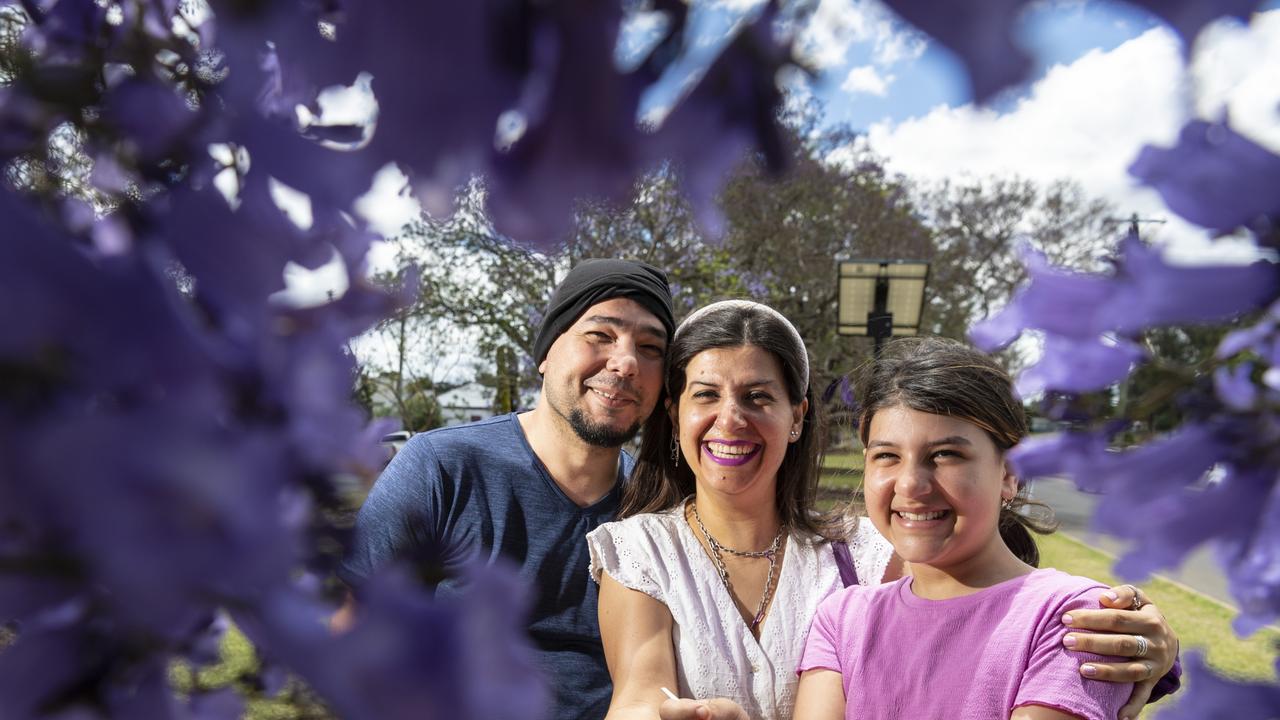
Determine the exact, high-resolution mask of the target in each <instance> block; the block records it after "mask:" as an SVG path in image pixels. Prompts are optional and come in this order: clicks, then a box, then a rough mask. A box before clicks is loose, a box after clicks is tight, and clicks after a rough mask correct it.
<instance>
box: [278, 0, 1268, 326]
mask: <svg viewBox="0 0 1280 720" xmlns="http://www.w3.org/2000/svg"><path fill="white" fill-rule="evenodd" d="M713 1H714V2H718V3H721V4H722V5H724V6H727V7H730V8H732V9H736V10H744V9H745V11H746V12H747V13H748V17H750V14H749V13H751V12H753V11H754V10H758V7H759V6H760V1H759V0H713ZM1264 8H1266V9H1264V10H1263V11H1262V12H1260V13H1258V14H1257V15H1255V16H1254V19H1253V21H1252V22H1251V24H1249V25H1247V26H1246V25H1243V24H1240V23H1235V22H1230V21H1222V22H1220V23H1218V24H1216V25H1214V26H1211V27H1210V28H1208V29H1207V30H1206V31H1205V32H1203V33H1202V34H1201V36H1200V37H1199V38H1198V39H1197V40H1196V42H1195V44H1194V45H1193V47H1192V51H1191V58H1192V61H1191V63H1190V65H1189V66H1184V63H1183V61H1182V52H1183V48H1182V45H1181V41H1180V40H1179V39H1178V38H1177V37H1176V36H1175V34H1174V33H1173V32H1172V31H1171V30H1169V29H1168V28H1167V27H1165V26H1163V25H1162V24H1160V22H1159V21H1158V19H1156V18H1155V17H1154V16H1152V15H1149V14H1147V13H1145V12H1144V11H1142V10H1139V9H1136V8H1134V7H1132V6H1128V5H1124V4H1122V3H1118V2H1102V1H1100V0H1043V1H1042V2H1039V3H1036V4H1035V5H1034V6H1033V7H1032V9H1030V10H1028V12H1027V13H1026V14H1025V17H1024V18H1023V21H1022V22H1021V26H1020V40H1021V41H1022V43H1023V44H1024V47H1026V48H1027V49H1028V51H1029V52H1031V53H1032V54H1033V56H1034V58H1035V61H1036V71H1035V73H1034V77H1033V79H1032V80H1031V81H1030V82H1028V83H1027V84H1026V85H1024V86H1022V87H1019V88H1015V89H1013V90H1010V91H1008V92H1006V93H1005V94H1003V95H1002V96H1000V97H999V98H997V100H996V101H994V102H993V103H992V104H991V105H990V106H989V107H975V106H974V105H973V104H972V103H971V102H970V98H969V92H968V89H967V81H966V79H965V77H964V74H963V72H962V70H961V68H960V66H959V64H958V63H957V62H956V61H955V59H954V58H953V57H951V56H950V55H949V53H948V51H946V50H945V49H944V48H941V47H939V46H938V45H937V44H936V43H933V42H931V41H930V40H928V39H927V38H925V37H924V36H921V35H920V34H918V33H917V32H915V31H913V30H912V29H910V28H909V27H905V26H904V25H903V24H902V23H901V22H900V21H898V20H897V19H896V18H895V17H894V16H893V15H892V14H891V13H890V12H889V11H887V10H886V9H885V8H884V7H883V6H882V5H880V4H879V3H878V2H872V1H869V0H820V1H819V2H818V5H817V7H816V10H815V13H814V15H813V17H812V20H811V21H810V22H809V23H808V25H807V26H806V27H805V28H804V29H803V30H802V31H801V32H800V33H799V35H798V38H799V48H800V51H801V54H802V57H803V58H804V59H805V61H806V62H807V63H808V64H809V65H810V66H812V67H814V68H816V69H817V70H818V73H817V74H816V76H815V77H814V79H812V80H804V79H800V78H798V77H797V76H796V75H791V76H788V77H786V78H784V79H783V82H784V85H785V87H786V89H787V92H788V96H789V98H790V101H791V102H801V101H804V100H806V99H808V98H813V99H816V100H817V101H818V102H819V103H820V105H821V107H822V110H823V114H822V123H824V124H825V125H827V126H837V125H847V126H849V127H852V128H854V129H856V130H858V131H860V132H862V133H863V138H862V140H860V141H859V142H861V143H863V144H864V145H865V147H866V148H869V149H870V150H872V151H873V152H875V153H877V154H878V155H879V156H881V158H882V159H883V161H884V162H885V164H886V165H887V166H888V167H889V169H890V170H892V171H894V172H900V173H903V174H905V175H907V176H909V177H911V178H913V179H915V180H917V181H922V182H932V181H939V180H942V179H944V178H950V179H966V178H967V179H981V178H984V177H989V176H995V175H1000V176H1009V175H1018V176H1022V177H1026V178H1029V179H1032V180H1036V181H1041V182H1046V183H1047V182H1050V181H1053V180H1056V179H1060V178H1066V179H1073V180H1075V181H1077V182H1079V183H1080V184H1081V185H1082V186H1083V187H1084V189H1085V190H1086V191H1087V192H1088V193H1090V194H1091V195H1094V196H1098V197H1101V198H1104V199H1106V200H1109V201H1110V202H1111V203H1112V204H1113V205H1114V206H1115V207H1116V210H1117V212H1118V214H1120V215H1123V216H1125V217H1127V216H1128V215H1129V214H1131V213H1138V214H1139V216H1141V217H1143V218H1151V219H1154V220H1163V221H1164V222H1163V223H1160V224H1156V223H1152V224H1150V225H1147V226H1144V230H1143V232H1144V234H1145V235H1146V236H1147V237H1148V239H1150V240H1153V241H1154V242H1157V243H1159V244H1161V245H1163V246H1164V247H1166V249H1167V255H1168V256H1169V257H1170V258H1171V259H1173V260H1175V261H1176V260H1184V261H1187V262H1205V261H1206V260H1208V261H1217V260H1220V261H1223V262H1239V261H1244V260H1248V259H1251V258H1252V257H1254V254H1253V252H1252V251H1251V250H1250V248H1249V245H1248V244H1247V243H1244V242H1232V241H1231V240H1230V239H1226V240H1217V241H1214V240H1211V239H1210V238H1209V236H1208V234H1207V233H1205V232H1204V231H1203V230H1201V229H1199V228H1196V227H1194V226H1191V225H1189V224H1187V223H1185V222H1182V221H1180V220H1179V219H1178V218H1176V217H1175V216H1173V215H1172V214H1171V213H1169V212H1168V211H1167V210H1165V208H1164V207H1163V204H1162V203H1161V201H1160V199H1159V197H1158V196H1156V195H1155V194H1154V193H1153V192H1151V191H1149V190H1145V189H1143V188H1140V187H1137V186H1136V185H1135V184H1134V183H1133V182H1132V181H1131V180H1130V178H1129V176H1128V173H1127V167H1128V165H1129V164H1130V162H1132V160H1133V158H1134V156H1135V155H1136V154H1137V152H1138V151H1139V150H1140V149H1141V148H1142V147H1143V146H1144V145H1146V144H1165V145H1167V144H1171V143H1172V142H1173V141H1174V140H1175V138H1176V136H1177V133H1178V130H1179V128H1180V127H1181V126H1182V125H1183V124H1184V123H1185V122H1186V121H1188V120H1189V119H1192V118H1193V117H1201V118H1207V119H1218V118H1220V117H1222V116H1223V114H1224V113H1229V117H1230V120H1231V123H1232V126H1233V127H1234V128H1235V129H1236V130H1238V131H1241V132H1242V133H1244V134H1245V135H1247V136H1249V137H1251V138H1252V139H1254V140H1255V141H1257V142H1260V143H1262V144H1263V145H1265V146H1267V147H1270V148H1272V149H1273V150H1275V151H1277V152H1280V0H1271V1H1270V2H1269V3H1268V4H1267V5H1265V6H1264ZM659 26H660V23H654V22H652V18H648V19H645V18H641V19H640V20H639V21H637V22H634V23H633V26H632V29H631V30H632V32H631V34H629V35H628V38H629V42H634V45H633V46H631V50H630V51H631V52H635V49H634V48H635V47H640V48H643V46H644V34H645V33H646V32H653V31H654V30H653V29H654V28H655V27H659ZM707 26H708V27H711V28H714V29H715V32H718V33H721V34H723V33H725V32H729V31H732V29H733V28H734V26H735V25H734V23H732V22H725V21H724V18H723V17H722V16H721V17H717V16H714V15H712V16H710V20H708V21H707ZM625 44H627V43H624V45H625ZM717 44H718V43H717V42H716V40H715V38H712V40H711V41H710V42H706V43H702V44H701V45H700V46H699V49H700V51H701V52H703V53H704V54H710V55H713V54H714V50H715V48H716V46H717ZM626 53H627V50H626V49H625V48H620V50H619V59H620V62H624V61H625V56H626ZM689 77H696V70H695V71H689V72H687V73H686V76H684V77H679V76H673V79H672V81H671V82H670V83H668V84H667V87H666V88H665V89H664V88H658V89H656V90H655V92H654V93H653V97H652V98H649V99H647V102H646V104H645V106H644V107H643V108H642V109H641V114H642V115H643V116H644V117H645V118H646V119H650V120H653V119H659V118H661V117H662V115H663V106H664V105H669V104H670V102H671V101H672V99H674V98H675V97H678V94H679V92H680V90H681V88H683V87H685V86H686V85H687V80H688V78H689ZM364 82H365V83H367V79H366V80H365V81H364ZM358 96H359V93H358V92H355V93H354V94H347V95H344V94H342V93H334V94H332V95H331V96H330V97H329V98H328V105H329V107H327V108H326V112H325V120H326V121H334V120H336V119H340V118H344V117H347V118H349V117H358V116H360V115H361V114H362V113H368V112H369V109H368V107H367V106H366V105H362V104H361V102H360V100H359V97H358ZM860 149H862V148H861V147H859V148H844V149H840V150H837V151H835V152H834V153H832V155H831V156H830V157H829V158H828V159H829V160H830V161H832V162H840V161H841V160H842V158H844V157H847V156H848V155H849V154H850V153H852V152H853V151H855V150H860ZM403 184H404V177H403V176H402V175H400V174H399V172H398V171H397V170H395V169H394V168H387V169H385V170H384V172H383V173H382V174H381V175H379V177H378V178H376V180H375V182H374V187H373V189H372V191H371V192H370V193H369V195H367V196H366V197H365V198H364V199H363V200H362V201H361V202H360V203H359V204H358V205H357V208H356V210H357V213H358V214H360V215H361V216H363V217H364V218H365V219H366V220H367V221H368V222H369V223H370V225H371V226H372V227H373V229H375V230H377V231H379V232H382V233H384V234H386V235H392V234H395V232H396V231H397V230H398V229H399V228H400V226H401V225H402V224H403V223H404V222H406V221H407V220H409V219H411V218H412V217H413V216H414V214H415V213H416V212H417V207H416V203H415V202H414V201H412V200H411V199H410V198H408V197H407V196H405V194H403V193H400V192H399V191H400V189H401V187H402V186H403ZM389 257H390V253H389V247H386V246H384V247H380V248H377V249H376V250H375V252H374V253H373V255H372V256H371V261H372V263H373V264H374V265H375V266H385V265H386V263H387V262H388V260H389ZM286 275H287V278H286V279H287V281H288V282H289V285H290V288H291V290H290V291H289V293H288V295H289V296H292V297H293V298H294V301H295V302H305V301H306V300H305V298H307V297H310V298H313V299H319V298H323V297H324V296H325V290H327V289H336V290H338V291H339V292H341V290H342V289H343V288H342V287H341V283H342V281H341V279H340V277H341V275H342V273H341V269H340V268H336V269H335V268H333V267H327V268H322V269H321V270H319V271H314V272H312V271H305V270H302V269H301V268H296V267H294V268H291V269H290V270H289V271H288V272H287V273H286Z"/></svg>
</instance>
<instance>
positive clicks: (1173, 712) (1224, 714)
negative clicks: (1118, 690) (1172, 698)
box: [1160, 650, 1280, 720]
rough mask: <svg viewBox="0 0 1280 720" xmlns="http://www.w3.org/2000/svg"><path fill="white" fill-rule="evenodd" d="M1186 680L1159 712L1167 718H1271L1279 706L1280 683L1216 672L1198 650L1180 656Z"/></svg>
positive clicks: (1186, 719)
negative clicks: (1176, 696) (1239, 678)
mask: <svg viewBox="0 0 1280 720" xmlns="http://www.w3.org/2000/svg"><path fill="white" fill-rule="evenodd" d="M1182 667H1183V668H1184V673H1185V676H1186V678H1187V680H1188V682H1187V685H1186V688H1185V689H1183V691H1182V692H1180V693H1178V701H1177V702H1176V703H1171V704H1170V705H1169V707H1168V708H1166V709H1165V710H1163V711H1162V712H1161V713H1160V717H1161V718H1162V719H1164V718H1168V719H1169V720H1270V719H1271V718H1274V717H1275V716H1276V708H1277V707H1280V685H1275V684H1273V683H1263V682H1241V681H1239V680H1233V679H1230V678H1225V677H1223V676H1221V675H1219V674H1217V673H1216V672H1215V671H1214V670H1213V669H1211V668H1210V667H1209V665H1208V664H1207V663H1205V661H1204V657H1203V656H1202V655H1201V653H1200V652H1199V651H1196V650H1191V651H1188V652H1187V653H1186V654H1185V655H1184V656H1183V657H1182Z"/></svg>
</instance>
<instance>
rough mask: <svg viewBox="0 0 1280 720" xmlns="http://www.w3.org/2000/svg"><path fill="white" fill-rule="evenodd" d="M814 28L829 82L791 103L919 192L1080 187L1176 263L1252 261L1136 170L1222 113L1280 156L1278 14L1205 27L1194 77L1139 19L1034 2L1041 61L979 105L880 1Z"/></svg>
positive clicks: (1145, 19)
mask: <svg viewBox="0 0 1280 720" xmlns="http://www.w3.org/2000/svg"><path fill="white" fill-rule="evenodd" d="M1275 6H1276V3H1269V4H1268V6H1266V7H1268V8H1274V7H1275ZM817 20H818V21H819V22H818V24H817V25H816V26H815V27H814V28H812V29H811V30H810V31H809V32H807V33H805V34H804V35H802V37H801V39H802V47H803V48H804V50H805V52H806V53H807V56H808V58H809V61H810V62H811V63H813V64H814V65H817V66H818V67H820V68H821V72H820V73H819V75H818V78H817V80H816V81H814V82H812V83H807V84H804V85H802V86H798V87H796V88H794V94H795V96H796V97H798V98H805V97H809V96H812V97H813V98H815V99H817V100H818V101H819V102H820V103H821V105H822V107H823V122H825V123H827V124H830V125H838V124H844V125H847V126H849V127H851V128H853V129H855V130H858V131H860V132H862V133H864V137H863V139H862V140H861V141H860V145H859V148H861V147H862V146H865V147H867V148H870V149H871V150H872V151H873V152H875V153H876V154H878V155H879V156H881V157H882V158H883V159H884V161H885V162H886V164H887V165H888V167H889V168H890V169H891V170H893V171H895V172H900V173H903V174H905V175H907V176H909V177H911V178H913V179H916V180H921V181H936V180H941V179H943V178H951V179H958V178H969V179H981V178H983V177H988V176H995V175H1001V176H1007V175H1019V176H1022V177H1026V178H1030V179H1032V180H1036V181H1041V182H1050V181H1052V180H1055V179H1059V178H1067V179H1072V180H1075V181H1077V182H1079V183H1080V184H1081V185H1082V186H1083V187H1084V189H1085V190H1086V191H1087V192H1089V193H1090V194H1092V195H1095V196H1098V197H1101V198H1103V199H1106V200H1109V201H1110V202H1111V203H1112V204H1113V205H1114V206H1115V207H1116V210H1117V212H1118V214H1120V215H1123V216H1126V217H1127V216H1128V215H1130V214H1131V213H1135V212H1136V213H1138V214H1139V216H1141V217H1143V218H1151V219H1154V220H1164V221H1165V222H1164V223H1160V224H1156V223H1152V224H1150V225H1147V226H1144V229H1143V232H1144V234H1147V233H1149V236H1148V239H1151V240H1153V241H1154V242H1157V243H1160V244H1162V245H1164V246H1165V247H1166V248H1167V254H1168V255H1169V256H1170V257H1171V258H1172V259H1174V260H1184V261H1188V262H1204V261H1206V260H1210V261H1211V260H1222V261H1224V262H1230V261H1240V260H1244V259H1248V258H1251V257H1253V253H1252V251H1251V250H1250V249H1249V247H1248V245H1247V244H1246V243H1243V242H1231V241H1230V240H1226V241H1217V242H1213V241H1211V239H1210V238H1209V236H1208V234H1207V233H1205V232H1204V231H1203V230H1201V229H1199V228H1196V227H1194V226H1191V225H1189V224H1187V223H1185V222H1182V221H1181V220H1179V219H1178V218H1176V217H1175V216H1173V215H1172V214H1171V213H1169V212H1168V211H1167V210H1166V209H1165V208H1164V206H1163V203H1162V202H1161V201H1160V199H1159V197H1158V196H1157V195H1155V193H1154V192H1152V191H1149V190H1145V189H1143V188H1140V187H1137V186H1136V184H1135V183H1133V182H1132V181H1131V179H1130V178H1129V176H1128V173H1127V168H1128V166H1129V164H1130V163H1131V162H1132V160H1133V158H1134V157H1135V156H1136V154H1137V153H1138V151H1139V150H1140V149H1141V148H1142V147H1143V146H1144V145H1146V144H1157V145H1168V144H1172V143H1173V142H1174V141H1175V139H1176V137H1177V133H1178V130H1179V129H1180V128H1181V127H1182V125H1183V124H1185V123H1186V122H1187V121H1188V120H1190V119H1192V118H1193V117H1201V118H1205V119H1218V118H1221V117H1222V116H1223V113H1224V112H1227V113H1229V117H1230V120H1231V124H1232V126H1233V127H1235V128H1236V129H1237V130H1239V131H1242V132H1243V133H1244V134H1245V135H1247V136H1249V137H1251V138H1252V139H1254V140H1255V141H1257V142H1260V143H1261V144H1263V145H1265V146H1267V147H1270V148H1272V149H1273V150H1276V151H1280V122H1278V121H1280V114H1278V110H1280V10H1277V9H1266V10H1264V11H1263V12H1260V13H1259V14H1257V15H1255V17H1254V19H1253V21H1252V23H1251V24H1250V25H1249V26H1245V25H1243V24H1240V23H1236V22H1230V21H1222V22H1219V23H1218V24H1215V25H1214V26H1211V27H1210V28H1208V29H1207V30H1206V31H1205V32H1203V33H1202V34H1201V35H1200V37H1199V38H1197V40H1196V42H1195V44H1194V45H1193V47H1192V56H1191V57H1192V62H1191V63H1190V66H1189V68H1185V67H1184V64H1183V62H1182V52H1183V48H1182V44H1181V41H1180V40H1179V39H1178V38H1177V36H1176V35H1175V34H1174V33H1173V32H1172V31H1171V30H1169V29H1168V28H1167V27H1166V26H1164V25H1162V24H1161V23H1160V22H1159V21H1158V19H1157V18H1155V16H1152V15H1149V14H1147V13H1145V12H1144V11H1142V10H1139V9H1136V8H1134V7H1132V6H1128V5H1124V4H1122V3H1112V2H1098V1H1096V0H1093V1H1089V2H1083V1H1081V0H1071V1H1066V0H1059V1H1057V2H1042V3H1038V4H1037V5H1036V6H1035V7H1034V8H1033V9H1032V10H1029V11H1028V12H1027V13H1026V15H1025V16H1024V18H1023V20H1022V22H1021V27H1020V35H1019V39H1020V40H1021V41H1022V44H1023V46H1024V47H1025V48H1026V49H1027V50H1028V51H1029V52H1031V53H1032V54H1033V56H1034V57H1035V61H1036V71H1035V77H1034V79H1033V80H1032V81H1031V82H1029V83H1028V84H1026V85H1024V86H1022V87H1019V88H1015V89H1013V90H1011V91H1008V92H1006V93H1005V94H1004V95H1002V96H1001V97H999V98H998V99H997V100H996V101H995V102H993V103H992V104H991V106H989V107H975V106H974V105H973V104H972V103H971V102H970V98H969V93H968V88H967V81H966V79H965V77H964V75H963V72H962V70H961V68H960V66H959V64H958V63H957V62H956V61H955V59H954V58H953V57H952V56H950V54H949V52H948V51H947V50H946V49H944V48H941V47H939V46H937V45H936V44H935V43H932V42H930V41H928V40H927V39H925V38H923V37H921V36H920V35H918V34H917V33H915V32H913V31H912V30H910V29H908V28H904V27H903V26H902V25H901V23H900V22H898V21H896V20H895V19H894V18H893V17H892V16H891V15H890V14H889V13H888V12H887V11H886V10H884V9H883V7H882V6H880V5H879V4H878V3H871V2H861V1H855V0H822V1H821V3H820V4H819V6H818V9H817ZM855 149H858V148H855ZM850 154H851V150H850V149H843V150H838V151H836V152H835V153H833V156H832V157H831V158H830V159H831V160H833V161H839V160H840V159H841V157H842V156H848V155H850Z"/></svg>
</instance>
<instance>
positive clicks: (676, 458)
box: [671, 433, 680, 467]
mask: <svg viewBox="0 0 1280 720" xmlns="http://www.w3.org/2000/svg"><path fill="white" fill-rule="evenodd" d="M671 462H673V463H675V465H676V467H680V443H678V442H676V436H675V433H672V435H671Z"/></svg>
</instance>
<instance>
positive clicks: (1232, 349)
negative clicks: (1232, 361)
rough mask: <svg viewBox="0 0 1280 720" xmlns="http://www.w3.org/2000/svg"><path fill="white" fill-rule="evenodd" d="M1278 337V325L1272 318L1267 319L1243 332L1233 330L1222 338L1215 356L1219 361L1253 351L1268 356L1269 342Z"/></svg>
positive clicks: (1244, 329)
mask: <svg viewBox="0 0 1280 720" xmlns="http://www.w3.org/2000/svg"><path fill="white" fill-rule="evenodd" d="M1275 335H1276V323H1275V320H1274V319H1272V318H1271V317H1268V318H1265V319H1263V320H1261V321H1260V322H1258V323H1257V324H1256V325H1250V326H1249V327H1247V328H1243V329H1241V330H1233V331H1231V332H1230V333H1227V335H1226V336H1225V337H1223V338H1222V342H1220V343H1218V349H1217V350H1216V351H1215V352H1214V356H1215V357H1217V358H1219V359H1226V358H1229V357H1232V356H1233V355H1236V354H1238V353H1241V352H1244V351H1245V350H1252V351H1253V352H1255V353H1257V354H1259V355H1262V356H1264V357H1265V356H1267V355H1268V354H1269V353H1268V352H1267V345H1268V341H1269V340H1270V339H1271V338H1272V337H1274V336H1275Z"/></svg>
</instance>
